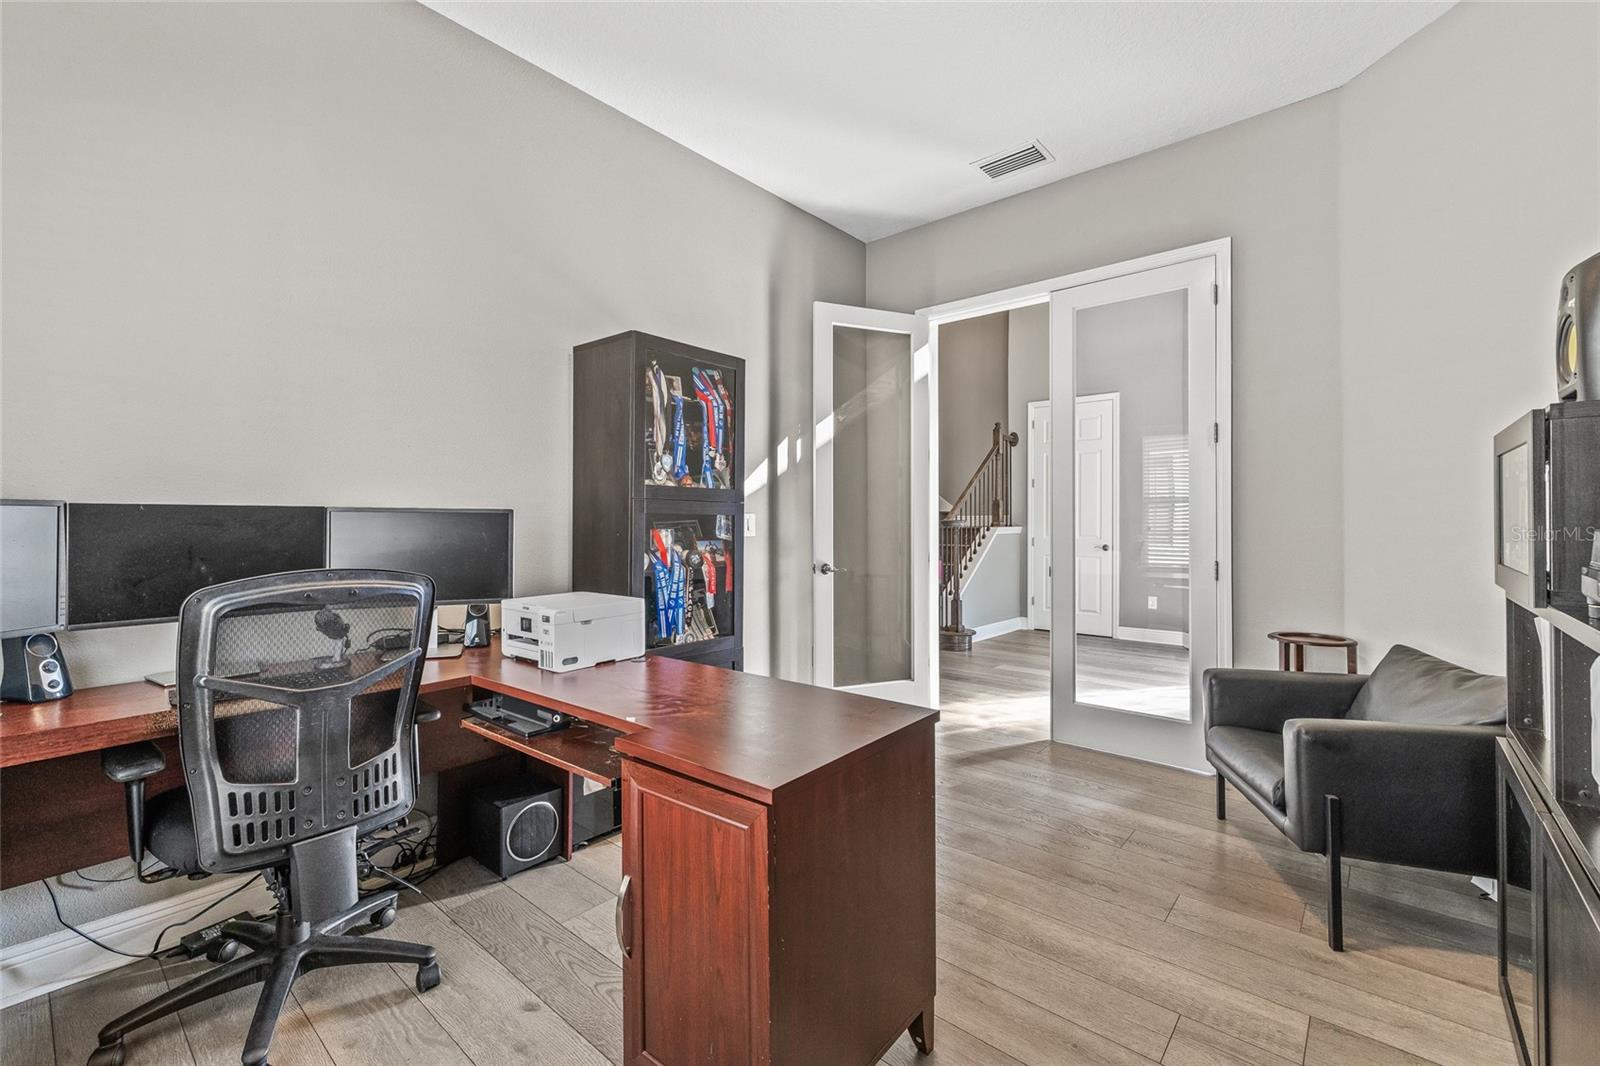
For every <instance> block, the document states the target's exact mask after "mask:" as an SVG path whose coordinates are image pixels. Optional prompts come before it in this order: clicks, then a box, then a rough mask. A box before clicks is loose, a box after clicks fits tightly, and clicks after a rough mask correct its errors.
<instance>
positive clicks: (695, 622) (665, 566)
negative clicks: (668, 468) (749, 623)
mask: <svg viewBox="0 0 1600 1066" xmlns="http://www.w3.org/2000/svg"><path fill="white" fill-rule="evenodd" d="M704 521H706V520H705V519H687V520H678V521H675V522H673V523H672V524H670V525H652V526H651V527H650V536H649V538H648V540H647V542H646V546H645V556H644V568H645V578H646V580H645V605H646V609H645V616H646V617H645V626H646V628H647V629H648V630H649V632H648V634H647V635H648V637H649V640H648V644H649V646H650V647H653V648H655V647H661V646H663V645H667V644H688V643H690V642H693V641H700V640H710V639H711V638H713V637H715V636H717V635H718V634H720V633H726V632H730V631H731V630H732V628H733V614H732V612H733V595H732V593H733V553H732V552H731V551H730V550H729V547H728V544H729V539H728V538H729V537H730V536H731V535H732V532H733V530H732V528H731V527H732V520H731V518H730V517H729V516H728V515H717V516H716V518H715V536H714V537H707V536H706V535H705V533H706V531H705V530H704V529H703V527H702V523H703V522H704ZM719 597H720V598H721V601H720V604H719V600H718V598H719ZM719 607H720V609H719Z"/></svg>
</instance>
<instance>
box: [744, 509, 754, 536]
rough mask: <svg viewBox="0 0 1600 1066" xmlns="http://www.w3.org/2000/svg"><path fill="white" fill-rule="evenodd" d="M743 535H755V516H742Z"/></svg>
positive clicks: (747, 514)
mask: <svg viewBox="0 0 1600 1066" xmlns="http://www.w3.org/2000/svg"><path fill="white" fill-rule="evenodd" d="M744 535H745V536H747V537H753V536H755V535H756V516H755V515H753V514H749V513H746V514H745V516H744Z"/></svg>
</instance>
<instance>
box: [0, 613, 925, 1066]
mask: <svg viewBox="0 0 1600 1066" xmlns="http://www.w3.org/2000/svg"><path fill="white" fill-rule="evenodd" d="M422 692H423V696H424V699H425V700H426V701H427V702H428V703H429V704H431V705H432V706H434V707H437V708H438V709H440V710H441V711H442V712H443V713H442V715H441V716H440V718H439V719H438V720H436V721H434V722H430V723H426V724H424V725H421V726H419V730H420V745H421V763H422V770H423V772H424V773H437V774H438V775H439V795H438V808H439V809H438V811H437V817H438V821H439V834H440V849H439V850H440V861H449V859H451V858H453V857H456V856H458V855H460V854H462V850H463V843H464V840H465V832H464V829H463V826H462V819H463V817H464V808H465V802H464V801H465V797H466V795H467V793H468V792H469V791H470V790H471V789H472V788H473V787H475V786H476V785H477V784H478V783H480V782H482V781H487V780H490V779H492V778H494V777H498V776H502V775H504V774H506V773H509V772H514V771H515V769H516V766H517V765H518V758H519V756H522V757H529V758H535V759H538V760H540V761H543V762H545V763H548V764H550V765H552V766H555V767H557V768H559V769H561V770H563V771H565V772H567V773H569V774H576V775H577V776H579V777H589V778H591V779H594V780H603V779H605V778H607V777H616V776H618V773H619V772H620V776H621V778H622V782H623V785H622V788H623V815H622V819H623V821H622V825H623V829H622V850H623V873H624V877H623V882H622V885H621V886H620V887H619V890H618V900H617V925H618V936H619V942H620V944H621V947H622V949H623V959H624V961H623V992H624V1011H623V1013H624V1030H625V1041H624V1046H625V1049H626V1058H627V1062H629V1063H630V1064H632V1063H643V1064H654V1066H687V1064H697V1066H723V1064H728V1066H744V1064H746V1063H757V1064H790V1063H830V1064H832V1063H838V1064H841V1066H850V1064H855V1063H860V1064H863V1066H865V1064H868V1063H873V1062H876V1061H877V1060H878V1058H879V1057H880V1056H881V1055H882V1054H883V1053H884V1052H885V1051H887V1050H888V1048H889V1046H890V1045H891V1044H893V1042H894V1041H895V1040H896V1039H897V1038H898V1036H899V1034H900V1033H901V1032H903V1031H905V1030H908V1029H909V1030H910V1032H911V1034H912V1037H913V1039H914V1040H915V1041H916V1043H917V1045H918V1046H919V1048H921V1049H922V1050H924V1051H926V1050H930V1049H931V1048H932V1043H933V996H934V965H935V964H934V829H933V723H934V721H935V720H936V719H937V718H938V712H936V711H932V710H928V709H924V708H917V707H909V706H906V705H903V704H897V703H888V702H885V701H882V700H876V699H871V698H869V697H865V696H859V695H855V694H852V693H845V692H838V691H835V690H832V689H823V688H815V687H812V686H809V685H800V684H795V683H793V682H787V681H778V680H775V679H773V678H768V677H761V676H758V675H754V674H745V673H736V672H734V671H729V670H721V669H717V668H715V667H710V666H702V665H699V664H696V663H689V662H682V661H679V660H674V659H665V658H646V659H642V660H633V661H628V662H620V663H612V664H608V665H605V666H599V667H594V668H592V669H588V670H578V671H573V672H571V673H565V674H557V673H548V672H546V671H543V670H540V669H539V668H538V667H536V666H534V665H532V664H530V663H525V662H521V661H518V660H514V659H507V658H504V657H503V656H501V654H500V649H499V646H498V642H497V643H496V644H495V645H492V646H491V647H489V648H483V649H476V650H471V651H468V652H466V653H464V654H463V655H462V656H461V657H460V658H456V659H439V660H433V661H430V662H429V663H428V664H427V667H426V669H425V670H424V672H423V679H422ZM493 693H498V694H501V695H506V696H513V697H516V698H518V699H523V700H528V701H531V702H534V703H538V704H540V705H542V706H545V707H549V708H552V709H555V710H561V711H565V712H567V713H568V714H570V715H571V716H572V717H573V718H574V719H577V722H576V723H575V724H574V725H573V726H572V727H570V729H569V730H568V731H566V732H565V733H564V734H562V733H556V734H546V735H545V736H542V737H533V738H522V737H519V736H516V735H515V734H511V733H507V732H504V731H502V730H500V729H498V728H497V727H495V726H493V725H490V724H487V723H484V722H482V721H481V720H478V719H475V718H472V717H471V716H469V715H467V714H466V713H465V706H466V704H467V703H469V702H471V701H472V700H473V699H475V698H481V697H483V696H486V695H489V694H493ZM176 733H177V712H176V711H175V710H173V709H172V708H171V707H170V706H169V705H168V703H167V698H166V694H165V692H164V691H163V690H162V689H160V688H157V687H156V686H154V685H151V684H148V683H146V682H135V683H132V684H125V685H108V686H103V687H99V688H89V689H80V690H79V691H78V692H76V693H74V694H73V695H72V696H70V697H68V698H67V699H64V700H58V701H55V702H53V703H43V704H34V705H31V706H30V705H26V704H4V705H0V790H3V793H4V797H5V802H4V804H3V805H0V854H3V855H4V856H5V862H4V866H3V868H0V884H3V885H4V886H6V887H9V886H11V885H14V884H21V883H25V882H28V881H33V880H37V879H38V878H41V877H47V876H51V875H54V874H59V873H65V872H67V871H69V870H74V869H78V868H81V867H84V866H88V865H92V864H94V863H97V862H105V861H109V860H112V859H115V858H117V857H119V856H125V855H126V853H127V852H126V838H125V835H124V834H125V829H124V822H123V815H122V803H123V799H122V792H121V788H120V786H117V785H115V784H113V783H112V782H110V781H109V780H107V779H106V778H105V777H104V776H103V775H102V774H101V772H100V765H99V752H100V751H101V750H103V749H105V748H109V747H114V746H116V745H119V744H128V743H132V742H134V741H141V740H149V741H154V742H156V743H157V744H158V745H159V746H160V747H161V748H162V750H163V752H164V753H165V754H166V756H167V769H166V770H165V771H164V772H163V773H162V774H161V775H160V776H159V777H157V778H155V779H152V781H151V782H150V789H151V791H152V793H154V792H159V791H162V790H165V789H166V788H169V787H175V786H177V785H178V784H179V783H180V778H181V772H180V770H179V759H178V752H177V741H176ZM446 979H447V980H448V975H446Z"/></svg>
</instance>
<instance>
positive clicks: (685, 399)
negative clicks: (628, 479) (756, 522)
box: [644, 361, 733, 489]
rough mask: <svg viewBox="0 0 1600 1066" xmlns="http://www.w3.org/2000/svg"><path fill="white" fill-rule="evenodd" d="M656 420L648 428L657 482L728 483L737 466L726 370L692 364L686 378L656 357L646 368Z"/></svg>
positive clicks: (653, 476) (718, 485) (689, 484)
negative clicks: (686, 380)
mask: <svg viewBox="0 0 1600 1066" xmlns="http://www.w3.org/2000/svg"><path fill="white" fill-rule="evenodd" d="M644 384H645V394H646V396H647V397H648V398H649V401H650V425H649V427H648V428H647V430H646V432H645V447H646V451H647V456H646V458H647V460H648V462H649V466H650V469H649V473H648V475H647V478H648V482H649V484H652V485H678V486H683V487H693V488H707V489H725V488H727V487H728V486H729V484H730V478H731V476H732V470H733V433H732V431H731V427H732V425H733V400H732V398H731V397H730V396H729V395H728V388H727V386H726V385H725V384H724V383H723V380H722V373H721V371H718V370H714V369H712V368H710V367H700V366H696V367H691V369H690V372H689V386H690V388H691V389H692V390H693V396H692V397H691V396H690V395H689V394H687V393H686V392H685V391H684V379H683V378H682V377H681V376H676V375H669V374H668V373H667V372H666V371H665V370H663V369H662V368H661V364H660V363H658V362H654V361H652V362H651V363H650V366H649V367H648V368H647V369H646V370H645V375H644Z"/></svg>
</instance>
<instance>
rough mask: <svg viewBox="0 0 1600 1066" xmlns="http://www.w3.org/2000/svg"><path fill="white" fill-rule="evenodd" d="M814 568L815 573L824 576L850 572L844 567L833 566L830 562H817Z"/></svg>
mask: <svg viewBox="0 0 1600 1066" xmlns="http://www.w3.org/2000/svg"><path fill="white" fill-rule="evenodd" d="M814 569H815V570H816V572H817V573H819V574H821V575H823V576H824V577H826V576H827V575H829V574H848V573H849V572H850V571H848V570H846V569H845V568H844V567H842V566H834V565H833V564H832V563H818V564H817V565H816V566H815V567H814Z"/></svg>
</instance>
